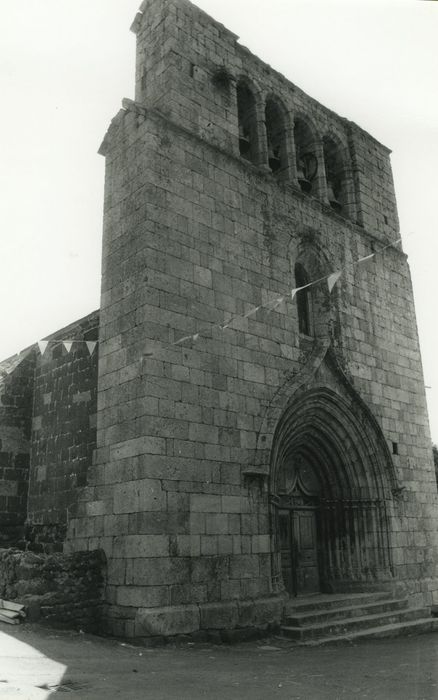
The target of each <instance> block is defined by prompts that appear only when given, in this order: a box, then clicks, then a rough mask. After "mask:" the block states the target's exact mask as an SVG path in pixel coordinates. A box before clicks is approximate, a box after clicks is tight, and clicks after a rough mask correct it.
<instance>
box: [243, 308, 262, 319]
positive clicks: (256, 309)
mask: <svg viewBox="0 0 438 700" xmlns="http://www.w3.org/2000/svg"><path fill="white" fill-rule="evenodd" d="M259 309H260V306H255V307H254V308H253V309H250V310H249V311H247V312H246V314H244V316H243V318H248V316H252V315H253V314H255V313H256V311H258V310H259Z"/></svg>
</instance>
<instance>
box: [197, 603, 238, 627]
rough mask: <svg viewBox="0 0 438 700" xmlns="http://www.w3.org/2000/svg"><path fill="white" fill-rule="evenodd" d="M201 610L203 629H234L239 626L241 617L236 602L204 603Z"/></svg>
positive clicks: (201, 625)
mask: <svg viewBox="0 0 438 700" xmlns="http://www.w3.org/2000/svg"><path fill="white" fill-rule="evenodd" d="M199 610H200V614H201V618H200V623H201V624H200V627H201V629H204V630H205V629H209V630H211V629H233V628H234V627H236V626H237V622H238V618H239V615H238V608H237V603H236V602H235V601H229V602H228V601H227V602H223V603H219V602H218V603H203V604H201V605H200V606H199Z"/></svg>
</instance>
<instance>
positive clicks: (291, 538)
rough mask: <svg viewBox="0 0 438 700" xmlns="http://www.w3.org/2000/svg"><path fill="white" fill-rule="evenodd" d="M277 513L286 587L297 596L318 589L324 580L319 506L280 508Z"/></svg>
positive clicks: (314, 591)
mask: <svg viewBox="0 0 438 700" xmlns="http://www.w3.org/2000/svg"><path fill="white" fill-rule="evenodd" d="M277 517H278V534H279V545H280V554H281V569H282V574H283V580H284V585H285V587H286V590H287V591H288V592H289V593H290V595H294V596H296V595H303V594H310V593H318V592H319V591H320V590H321V582H320V571H319V565H318V559H319V557H318V537H317V533H318V527H317V509H316V507H315V508H314V507H310V506H307V507H306V506H302V507H299V506H298V507H293V508H280V509H279V510H278V511H277Z"/></svg>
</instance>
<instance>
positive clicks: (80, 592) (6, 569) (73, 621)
mask: <svg viewBox="0 0 438 700" xmlns="http://www.w3.org/2000/svg"><path fill="white" fill-rule="evenodd" d="M104 575H105V557H104V554H103V552H101V551H100V552H99V551H94V552H76V553H75V554H72V555H69V556H68V555H62V554H51V555H45V554H35V553H33V552H22V551H19V550H16V549H0V598H4V599H5V600H11V601H15V602H17V603H21V604H23V605H24V606H25V607H26V610H27V619H28V620H31V621H35V620H41V621H44V622H47V623H49V624H51V625H62V626H71V627H76V628H80V629H83V630H88V631H94V632H96V631H97V630H98V629H99V624H100V618H101V612H102V605H103V599H102V591H103V584H104Z"/></svg>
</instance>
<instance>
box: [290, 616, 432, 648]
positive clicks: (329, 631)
mask: <svg viewBox="0 0 438 700" xmlns="http://www.w3.org/2000/svg"><path fill="white" fill-rule="evenodd" d="M428 616H429V619H432V618H431V617H430V608H408V609H406V610H396V611H391V612H386V613H380V614H377V615H365V616H362V617H352V618H347V619H342V620H331V621H330V620H329V621H327V622H324V623H321V624H313V625H307V626H306V627H297V626H292V625H282V626H281V632H282V634H283V635H284V636H286V637H289V638H291V639H297V640H300V641H306V640H310V639H317V638H318V637H334V636H336V635H347V634H350V632H358V631H360V630H364V629H372V628H376V627H379V626H384V625H394V624H398V623H402V622H409V621H411V620H418V619H426V618H428Z"/></svg>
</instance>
